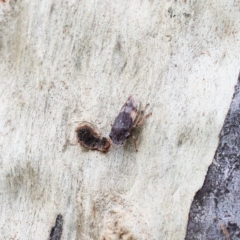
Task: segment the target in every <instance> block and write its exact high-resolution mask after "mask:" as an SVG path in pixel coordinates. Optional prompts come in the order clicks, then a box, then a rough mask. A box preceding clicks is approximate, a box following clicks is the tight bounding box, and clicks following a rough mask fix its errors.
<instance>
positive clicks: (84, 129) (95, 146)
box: [76, 122, 111, 152]
mask: <svg viewBox="0 0 240 240" xmlns="http://www.w3.org/2000/svg"><path fill="white" fill-rule="evenodd" d="M76 133H77V139H78V142H79V143H80V145H81V146H83V147H85V148H87V149H91V150H98V151H101V152H106V151H107V150H108V149H109V147H110V146H111V142H110V140H109V139H108V138H105V137H103V138H101V136H100V134H99V133H97V132H96V130H95V129H94V128H93V127H92V126H91V124H89V123H87V122H84V123H82V124H80V125H79V126H78V127H77V129H76Z"/></svg>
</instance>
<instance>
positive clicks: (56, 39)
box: [0, 0, 240, 240]
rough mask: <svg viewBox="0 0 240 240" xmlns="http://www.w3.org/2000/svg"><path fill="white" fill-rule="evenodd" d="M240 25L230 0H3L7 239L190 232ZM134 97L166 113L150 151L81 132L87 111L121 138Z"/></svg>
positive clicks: (158, 120) (149, 138)
mask: <svg viewBox="0 0 240 240" xmlns="http://www.w3.org/2000/svg"><path fill="white" fill-rule="evenodd" d="M239 26H240V14H239V5H238V3H237V2H236V1H228V0H222V1H219V0H213V1H209V2H208V1H204V2H202V1H167V0H161V1H160V0H156V1H153V0H149V1H145V0H144V1H138V0H133V1H122V0H121V1H120V0H116V1H106V0H103V1H97V0H90V1H89V0H83V1H74V0H69V1H52V0H49V1H46V0H44V1H37V0H31V1H26V0H23V1H13V0H6V1H0V56H1V57H0V74H1V76H0V78H1V80H0V102H1V104H0V113H1V114H0V212H1V218H0V226H1V228H0V233H1V234H0V235H1V238H2V239H23V240H27V239H29V240H32V239H37V240H38V239H39V240H42V239H49V238H51V237H52V238H53V237H56V238H60V237H61V239H67V240H69V239H81V240H82V239H83V240H88V239H89V240H90V239H94V240H95V239H101V240H103V239H105V240H110V239H111V240H113V239H121V238H122V239H125V240H126V239H129V240H130V239H147V240H149V239H151V240H154V239H156V240H159V239H164V240H165V239H167V240H172V239H173V240H175V239H176V240H178V239H179V240H181V239H184V238H185V234H186V227H187V222H188V215H189V209H190V206H191V203H192V200H193V198H194V196H195V194H196V192H197V191H198V190H199V189H200V188H201V186H202V184H203V182H204V178H205V175H206V173H207V170H208V167H209V165H210V164H211V163H212V161H213V157H214V154H215V151H216V149H217V145H218V141H219V138H218V135H219V132H220V130H221V129H222V126H223V122H224V119H225V117H226V114H227V112H228V109H229V106H230V103H231V100H232V95H233V92H234V85H235V84H236V79H237V76H238V71H239V52H240V41H239V39H240V32H239ZM133 94H134V95H136V96H137V97H138V99H140V100H141V101H142V103H143V105H145V104H147V103H149V104H150V107H149V112H152V113H153V115H152V116H151V117H150V118H149V119H148V121H147V122H146V124H145V125H144V126H143V127H142V128H141V129H140V130H139V131H137V132H136V137H137V138H138V140H137V143H138V150H139V151H138V152H137V153H136V151H135V148H134V144H133V143H132V141H131V140H130V139H129V140H127V141H126V142H125V143H124V145H122V146H116V145H112V147H111V149H110V151H109V152H108V153H106V154H104V153H101V152H98V151H87V150H85V149H84V148H82V147H81V146H80V145H79V144H78V143H77V139H76V133H75V129H76V128H77V126H78V125H79V124H80V122H83V121H87V122H90V123H91V124H93V125H94V126H95V127H96V129H97V132H99V133H101V135H102V137H107V136H108V135H109V132H110V129H111V123H113V121H114V119H115V118H116V116H117V114H118V113H119V111H120V109H121V107H122V105H123V103H124V102H125V101H126V99H127V98H128V97H129V96H130V95H133ZM60 215H61V216H62V222H61V221H60V223H61V224H60V223H59V221H56V219H57V216H60ZM57 220H58V219H57ZM57 223H59V224H57ZM59 226H61V227H59ZM60 233H61V234H60Z"/></svg>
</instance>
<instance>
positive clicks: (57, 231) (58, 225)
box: [50, 214, 63, 240]
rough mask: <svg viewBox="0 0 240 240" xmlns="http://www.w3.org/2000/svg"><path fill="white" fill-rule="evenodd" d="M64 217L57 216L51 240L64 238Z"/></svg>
mask: <svg viewBox="0 0 240 240" xmlns="http://www.w3.org/2000/svg"><path fill="white" fill-rule="evenodd" d="M62 228H63V217H62V215H61V214H58V215H57V218H56V222H55V226H54V227H53V228H52V230H51V233H50V240H60V239H61V236H62Z"/></svg>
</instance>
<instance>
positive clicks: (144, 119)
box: [136, 112, 152, 127]
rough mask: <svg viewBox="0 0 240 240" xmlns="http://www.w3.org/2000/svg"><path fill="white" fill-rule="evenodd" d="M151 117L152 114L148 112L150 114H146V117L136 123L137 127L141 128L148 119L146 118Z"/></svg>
mask: <svg viewBox="0 0 240 240" xmlns="http://www.w3.org/2000/svg"><path fill="white" fill-rule="evenodd" d="M151 115H152V113H151V112H150V113H148V114H147V115H145V116H144V117H143V118H142V119H141V120H139V122H138V123H137V125H136V126H137V127H139V126H142V125H143V124H144V123H145V121H146V119H147V118H148V117H150V116H151Z"/></svg>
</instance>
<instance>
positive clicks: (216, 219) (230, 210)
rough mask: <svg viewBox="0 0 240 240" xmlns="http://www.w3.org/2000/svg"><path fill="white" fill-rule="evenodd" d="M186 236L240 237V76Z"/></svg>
mask: <svg viewBox="0 0 240 240" xmlns="http://www.w3.org/2000/svg"><path fill="white" fill-rule="evenodd" d="M185 239H186V240H225V239H227V240H229V239H231V240H237V239H240V75H239V78H238V84H237V86H236V90H235V93H234V96H233V100H232V103H231V107H230V110H229V112H228V115H227V117H226V120H225V122H224V125H223V128H222V131H221V133H220V140H219V145H218V148H217V151H216V154H215V157H214V162H213V163H212V164H211V166H210V167H209V169H208V172H207V176H206V179H205V181H204V184H203V187H202V188H201V189H200V190H199V191H198V192H197V194H196V196H195V197H194V200H193V203H192V206H191V209H190V213H189V222H188V227H187V233H186V238H185Z"/></svg>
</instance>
